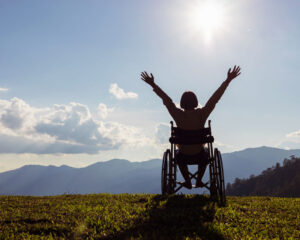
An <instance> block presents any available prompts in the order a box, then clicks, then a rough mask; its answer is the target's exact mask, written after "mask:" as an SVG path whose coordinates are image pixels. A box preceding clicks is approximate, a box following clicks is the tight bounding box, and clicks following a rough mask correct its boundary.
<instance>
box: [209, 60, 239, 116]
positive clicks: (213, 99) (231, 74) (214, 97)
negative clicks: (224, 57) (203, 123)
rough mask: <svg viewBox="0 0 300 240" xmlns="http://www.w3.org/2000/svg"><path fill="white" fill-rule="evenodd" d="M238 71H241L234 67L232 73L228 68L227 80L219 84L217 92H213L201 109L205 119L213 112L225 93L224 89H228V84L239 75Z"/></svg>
mask: <svg viewBox="0 0 300 240" xmlns="http://www.w3.org/2000/svg"><path fill="white" fill-rule="evenodd" d="M240 70H241V68H240V67H239V66H238V67H236V66H234V68H233V70H232V71H231V68H229V70H228V72H227V79H226V80H225V81H224V82H223V83H222V84H221V86H220V87H219V88H218V89H217V91H215V92H214V94H213V95H212V96H211V97H210V99H209V100H208V101H207V103H206V104H205V106H204V107H203V110H204V111H205V113H206V115H207V117H208V116H209V115H210V114H211V112H212V111H213V110H214V108H215V106H216V104H217V102H218V101H219V100H220V98H221V97H222V95H223V93H224V92H225V90H226V88H227V87H228V85H229V83H230V82H231V81H232V80H233V79H234V78H236V77H237V76H238V75H240V74H241V72H240Z"/></svg>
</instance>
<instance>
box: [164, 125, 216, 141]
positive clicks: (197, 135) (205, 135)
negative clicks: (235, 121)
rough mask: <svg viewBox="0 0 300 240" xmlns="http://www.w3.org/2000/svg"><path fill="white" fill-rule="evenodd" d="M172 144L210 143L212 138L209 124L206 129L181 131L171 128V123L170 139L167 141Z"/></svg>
mask: <svg viewBox="0 0 300 240" xmlns="http://www.w3.org/2000/svg"><path fill="white" fill-rule="evenodd" d="M169 141H170V143H172V144H184V145H193V144H205V143H212V142H213V141H214V137H213V136H212V135H211V128H210V124H209V127H208V128H202V129H199V130H183V129H181V128H178V127H173V123H172V122H171V137H170V139H169Z"/></svg>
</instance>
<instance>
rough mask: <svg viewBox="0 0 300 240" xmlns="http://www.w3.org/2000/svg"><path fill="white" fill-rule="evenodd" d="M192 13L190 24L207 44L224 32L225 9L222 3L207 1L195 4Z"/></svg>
mask: <svg viewBox="0 0 300 240" xmlns="http://www.w3.org/2000/svg"><path fill="white" fill-rule="evenodd" d="M191 9H192V10H191V11H190V17H191V18H190V22H191V25H192V26H193V29H194V31H197V32H200V33H201V35H203V37H204V40H205V42H207V43H208V42H210V41H211V40H212V38H213V36H214V35H215V34H216V33H217V32H219V31H221V30H222V27H223V23H224V20H225V19H224V8H222V5H221V4H220V2H216V1H213V0H211V1H206V2H203V1H201V3H199V4H195V5H194V6H193V7H192V8H191Z"/></svg>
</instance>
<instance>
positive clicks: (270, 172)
mask: <svg viewBox="0 0 300 240" xmlns="http://www.w3.org/2000/svg"><path fill="white" fill-rule="evenodd" d="M226 193H227V195H234V196H277V197H300V158H299V157H295V156H294V155H292V156H290V158H286V159H284V161H283V165H282V166H280V163H276V165H275V166H272V167H271V168H268V169H266V170H264V171H263V172H262V173H261V174H260V175H258V176H254V175H251V176H250V177H249V178H247V179H239V178H236V179H235V181H234V183H232V184H231V183H228V184H227V186H226Z"/></svg>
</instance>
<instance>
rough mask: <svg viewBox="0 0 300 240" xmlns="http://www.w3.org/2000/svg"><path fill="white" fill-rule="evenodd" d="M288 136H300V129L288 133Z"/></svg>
mask: <svg viewBox="0 0 300 240" xmlns="http://www.w3.org/2000/svg"><path fill="white" fill-rule="evenodd" d="M286 137H287V138H300V130H298V131H295V132H291V133H289V134H287V135H286Z"/></svg>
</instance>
